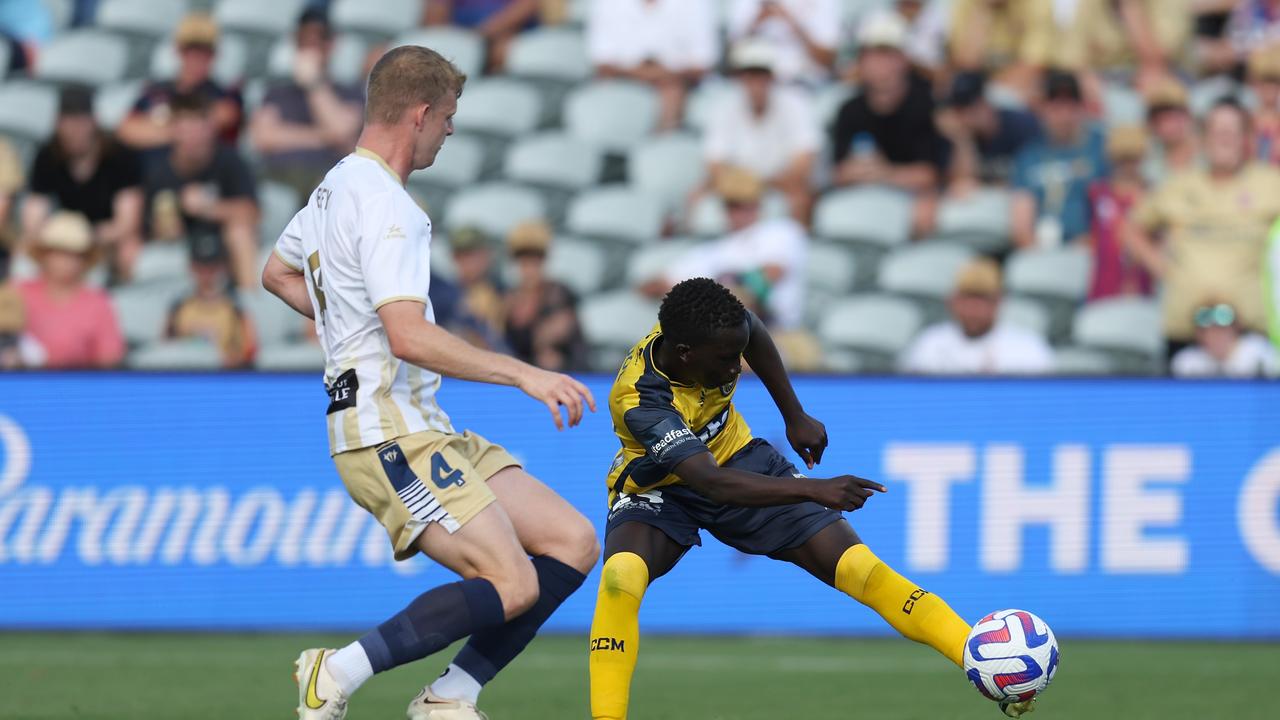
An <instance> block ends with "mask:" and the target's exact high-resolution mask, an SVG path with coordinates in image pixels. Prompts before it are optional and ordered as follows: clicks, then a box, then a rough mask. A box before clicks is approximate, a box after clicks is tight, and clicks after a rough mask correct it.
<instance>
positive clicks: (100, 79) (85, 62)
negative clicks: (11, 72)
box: [35, 30, 129, 87]
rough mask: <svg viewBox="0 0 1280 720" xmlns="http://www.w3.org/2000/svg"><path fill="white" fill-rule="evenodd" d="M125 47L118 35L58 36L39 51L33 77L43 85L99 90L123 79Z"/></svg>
mask: <svg viewBox="0 0 1280 720" xmlns="http://www.w3.org/2000/svg"><path fill="white" fill-rule="evenodd" d="M128 62H129V49H128V43H127V42H126V41H125V39H124V38H122V37H120V36H118V35H112V34H110V33H106V32H102V31H98V30H78V31H76V32H71V33H65V34H63V35H59V36H58V37H56V38H54V39H53V40H52V41H50V42H49V44H48V45H45V46H44V47H43V48H41V50H40V55H39V59H38V60H37V62H36V71H35V77H36V79H37V80H40V81H42V82H48V83H54V84H64V83H78V84H81V85H89V86H92V87H99V86H102V85H106V84H109V83H113V82H119V81H120V80H123V79H124V76H125V70H126V69H127V67H128Z"/></svg>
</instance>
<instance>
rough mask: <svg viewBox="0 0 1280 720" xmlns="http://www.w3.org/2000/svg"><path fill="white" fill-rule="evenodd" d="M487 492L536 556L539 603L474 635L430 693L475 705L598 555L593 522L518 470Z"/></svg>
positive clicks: (499, 477)
mask: <svg viewBox="0 0 1280 720" xmlns="http://www.w3.org/2000/svg"><path fill="white" fill-rule="evenodd" d="M489 489H490V490H491V491H492V492H493V494H494V495H495V496H496V497H497V498H498V504H499V505H500V506H501V507H502V509H503V510H504V511H506V513H507V516H508V517H509V518H511V524H512V526H513V527H514V529H515V533H516V537H517V538H518V539H519V541H520V544H521V545H522V546H523V548H524V550H525V552H527V553H528V554H529V555H531V556H533V560H532V564H533V568H534V571H535V572H536V573H537V577H538V601H537V602H535V603H534V604H533V606H532V607H531V608H529V610H528V611H526V612H525V613H524V614H522V615H520V616H519V617H516V618H514V619H512V620H509V621H508V622H506V623H505V624H503V625H501V626H499V627H496V628H491V629H489V630H485V631H482V632H478V633H475V634H473V635H472V636H471V639H470V640H468V641H467V644H466V645H465V646H463V648H462V650H460V651H459V652H458V655H457V657H455V658H454V659H453V663H451V664H450V665H449V667H448V668H447V669H446V670H445V672H444V674H442V675H441V676H440V678H439V679H438V680H436V681H435V682H434V683H432V684H431V688H430V691H431V694H432V695H434V696H436V697H438V698H450V699H456V700H465V701H467V702H470V703H475V702H476V700H477V698H478V696H479V693H480V689H481V688H482V687H483V686H484V685H485V684H486V683H488V682H489V681H490V680H492V679H493V677H494V676H495V675H497V674H498V672H500V671H501V670H502V669H503V668H504V667H506V666H507V664H508V663H510V662H511V661H512V660H514V659H515V658H516V656H517V655H519V654H520V652H521V651H523V650H524V649H525V647H526V646H527V645H528V644H529V642H530V641H532V640H533V638H534V636H535V635H536V634H537V633H538V629H539V628H541V627H542V624H543V623H545V622H546V621H547V619H548V618H550V617H551V615H552V613H554V612H555V611H556V609H557V608H559V607H560V605H561V604H562V603H563V602H564V601H565V600H567V599H568V598H569V596H570V595H572V594H573V593H574V591H576V590H577V589H578V588H579V587H580V586H581V585H582V582H583V580H585V579H586V577H587V573H589V572H591V568H592V566H594V565H595V563H596V558H597V557H599V555H600V545H599V543H598V542H597V540H596V532H595V528H593V527H592V526H591V522H590V521H589V520H587V519H586V518H585V517H583V516H582V514H581V513H579V512H578V511H577V510H575V509H574V508H573V506H571V505H570V504H569V503H568V502H566V501H565V500H564V498H562V497H560V496H559V495H557V494H556V493H555V492H553V491H552V490H551V489H550V488H548V487H547V486H546V485H544V484H542V483H541V482H539V481H538V480H537V479H536V478H534V477H533V476H531V475H529V474H528V473H527V472H525V471H524V470H523V469H521V468H520V467H517V466H511V467H507V468H504V469H502V470H499V471H498V472H497V473H496V474H495V475H494V476H493V477H491V478H489Z"/></svg>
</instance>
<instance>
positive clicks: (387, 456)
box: [382, 448, 400, 463]
mask: <svg viewBox="0 0 1280 720" xmlns="http://www.w3.org/2000/svg"><path fill="white" fill-rule="evenodd" d="M398 457H400V453H399V452H397V451H396V449H395V448H392V449H390V450H388V451H386V452H384V453H382V459H383V460H386V461H387V462H389V463H393V462H395V461H396V458H398Z"/></svg>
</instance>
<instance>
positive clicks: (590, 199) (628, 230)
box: [566, 187, 662, 245]
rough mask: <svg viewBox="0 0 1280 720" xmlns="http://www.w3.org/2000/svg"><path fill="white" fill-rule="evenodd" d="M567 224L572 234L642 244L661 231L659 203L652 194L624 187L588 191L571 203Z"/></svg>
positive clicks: (656, 236)
mask: <svg viewBox="0 0 1280 720" xmlns="http://www.w3.org/2000/svg"><path fill="white" fill-rule="evenodd" d="M566 226H567V227H568V229H569V232H570V233H572V234H574V235H581V236H583V237H588V238H593V239H597V240H611V241H617V242H622V243H627V244H632V245H641V244H645V243H650V242H653V241H655V240H657V239H658V236H659V235H660V234H661V232H662V206H661V204H660V203H659V202H658V201H657V199H655V198H654V197H652V196H650V195H647V194H645V193H642V192H639V191H636V190H632V189H630V188H626V187H604V188H600V189H598V190H589V191H587V192H584V193H582V194H581V195H578V196H577V197H575V198H574V199H573V202H572V203H570V205H569V213H568V220H567V223H566Z"/></svg>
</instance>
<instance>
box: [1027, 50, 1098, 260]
mask: <svg viewBox="0 0 1280 720" xmlns="http://www.w3.org/2000/svg"><path fill="white" fill-rule="evenodd" d="M1036 114H1037V115H1038V116H1039V118H1040V122H1041V124H1042V125H1043V126H1044V131H1045V132H1044V136H1043V137H1042V138H1041V139H1040V140H1037V141H1036V142H1033V143H1031V144H1030V145H1028V146H1026V147H1024V148H1023V149H1022V150H1021V151H1019V152H1018V154H1017V156H1016V158H1015V159H1014V165H1013V186H1014V188H1016V189H1017V192H1016V193H1015V194H1014V199H1013V203H1012V207H1011V230H1012V235H1013V241H1014V243H1015V244H1016V245H1017V246H1018V247H1024V248H1025V247H1032V246H1035V245H1039V246H1041V247H1056V246H1058V245H1062V244H1064V243H1069V242H1075V241H1077V240H1082V239H1084V238H1085V237H1086V236H1087V235H1088V233H1089V184H1090V183H1092V182H1093V181H1095V180H1097V179H1099V178H1102V177H1105V176H1106V174H1107V172H1108V167H1107V157H1106V137H1105V135H1104V134H1103V133H1102V131H1101V129H1100V128H1098V127H1096V126H1094V125H1092V124H1090V123H1089V122H1088V121H1087V117H1086V114H1085V108H1084V101H1083V98H1082V96H1081V93H1080V84H1079V82H1077V80H1076V77H1075V75H1073V74H1071V73H1066V72H1059V71H1050V72H1048V73H1045V80H1044V93H1043V99H1042V100H1041V101H1040V103H1039V105H1038V107H1037V112H1036Z"/></svg>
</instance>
